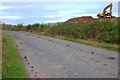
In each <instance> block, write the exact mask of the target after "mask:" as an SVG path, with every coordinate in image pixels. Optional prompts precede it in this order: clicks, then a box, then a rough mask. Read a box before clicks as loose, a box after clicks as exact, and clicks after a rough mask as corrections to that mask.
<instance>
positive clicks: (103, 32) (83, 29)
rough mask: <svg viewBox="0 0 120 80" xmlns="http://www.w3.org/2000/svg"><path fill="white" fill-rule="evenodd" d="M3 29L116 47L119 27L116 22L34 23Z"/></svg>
mask: <svg viewBox="0 0 120 80" xmlns="http://www.w3.org/2000/svg"><path fill="white" fill-rule="evenodd" d="M4 29H9V30H16V31H29V32H36V33H39V34H43V35H49V36H50V35H52V36H62V37H66V38H69V39H70V38H71V39H76V40H82V41H83V40H85V41H89V42H93V43H94V42H98V43H101V44H110V45H116V46H117V45H118V41H119V40H118V30H119V26H118V21H117V20H114V21H95V22H86V23H82V24H81V23H73V22H71V23H59V22H58V23H55V24H50V23H49V24H39V23H35V24H29V25H26V26H23V24H18V25H17V26H15V27H4ZM74 41H75V40H74ZM75 42H78V41H75ZM79 42H81V41H79ZM100 47H103V46H100ZM104 47H105V46H104ZM111 47H112V46H111ZM105 48H106V47H105ZM107 48H108V47H107ZM108 49H109V48H108ZM114 49H115V50H117V49H118V48H117V47H116V48H114Z"/></svg>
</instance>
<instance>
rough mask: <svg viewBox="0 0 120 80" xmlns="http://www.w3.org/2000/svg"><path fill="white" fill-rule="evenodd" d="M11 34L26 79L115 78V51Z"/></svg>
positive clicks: (116, 75) (27, 35)
mask: <svg viewBox="0 0 120 80" xmlns="http://www.w3.org/2000/svg"><path fill="white" fill-rule="evenodd" d="M6 32H7V33H8V34H9V35H10V36H12V37H13V39H14V41H15V44H16V47H17V49H18V52H19V54H20V56H21V57H22V60H23V63H24V65H25V67H26V71H27V72H28V74H29V77H30V78H117V77H118V53H117V52H113V51H108V50H105V49H101V48H96V47H91V46H87V45H82V44H78V43H74V42H70V41H65V40H61V39H56V38H51V37H46V36H41V35H35V34H31V33H26V32H10V31H6Z"/></svg>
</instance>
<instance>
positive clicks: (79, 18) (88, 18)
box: [66, 16, 94, 23]
mask: <svg viewBox="0 0 120 80" xmlns="http://www.w3.org/2000/svg"><path fill="white" fill-rule="evenodd" d="M90 21H94V18H93V17H91V16H82V17H78V18H72V19H69V20H68V21H66V22H75V23H77V22H80V23H84V22H90Z"/></svg>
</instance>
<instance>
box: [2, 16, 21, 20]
mask: <svg viewBox="0 0 120 80" xmlns="http://www.w3.org/2000/svg"><path fill="white" fill-rule="evenodd" d="M21 18H22V17H20V16H0V19H13V20H14V19H21Z"/></svg>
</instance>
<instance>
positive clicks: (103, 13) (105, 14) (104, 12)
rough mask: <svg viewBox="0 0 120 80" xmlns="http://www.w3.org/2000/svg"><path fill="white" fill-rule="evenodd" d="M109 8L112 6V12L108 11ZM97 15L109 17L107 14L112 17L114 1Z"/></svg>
mask: <svg viewBox="0 0 120 80" xmlns="http://www.w3.org/2000/svg"><path fill="white" fill-rule="evenodd" d="M108 8H110V12H109V13H106V10H107V9H108ZM97 16H98V17H99V18H100V17H107V16H109V17H112V3H111V4H109V5H108V6H106V7H105V8H104V9H103V12H102V13H101V14H98V15H97Z"/></svg>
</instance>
